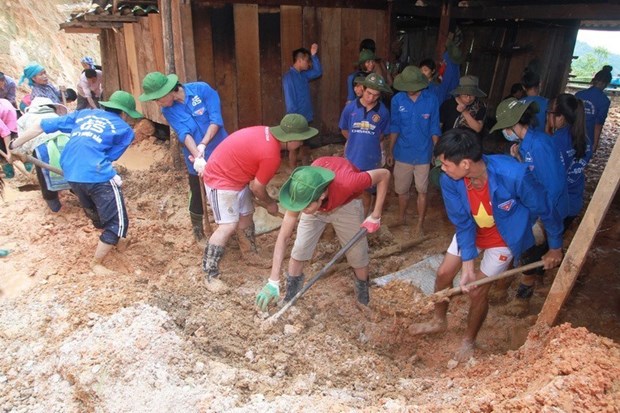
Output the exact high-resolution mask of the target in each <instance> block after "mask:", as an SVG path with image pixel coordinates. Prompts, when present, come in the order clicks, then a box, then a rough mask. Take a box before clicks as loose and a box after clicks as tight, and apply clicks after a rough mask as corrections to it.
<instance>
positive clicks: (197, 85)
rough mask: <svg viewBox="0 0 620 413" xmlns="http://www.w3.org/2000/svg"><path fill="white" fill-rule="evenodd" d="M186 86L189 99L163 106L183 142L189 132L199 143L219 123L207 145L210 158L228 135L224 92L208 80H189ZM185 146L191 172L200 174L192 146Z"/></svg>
mask: <svg viewBox="0 0 620 413" xmlns="http://www.w3.org/2000/svg"><path fill="white" fill-rule="evenodd" d="M183 89H184V90H185V102H183V103H181V102H176V101H175V102H174V103H173V104H172V106H170V107H168V108H162V110H161V113H162V114H163V115H164V117H165V118H166V120H167V121H168V123H169V124H170V126H171V127H172V128H173V129H174V130H175V131H176V133H177V135H178V136H179V142H181V144H183V142H185V139H186V138H187V136H188V135H189V136H191V137H192V139H193V140H194V143H196V145H198V144H199V143H200V141H201V140H202V138H204V136H205V133H207V129H209V126H210V125H212V124H215V125H218V126H219V127H220V129H219V130H218V131H217V133H216V134H215V136H214V137H213V139H211V140H210V141H209V144H208V145H207V147H206V149H205V155H204V156H205V159H209V156H210V155H211V153H212V152H213V150H214V149H215V148H216V147H217V145H219V144H220V142H222V141H223V140H224V139H225V138H226V137H227V136H228V132H226V129H224V120H223V119H222V109H221V106H220V96H219V95H218V93H217V91H216V90H215V89H213V88H212V87H211V86H209V85H208V84H206V83H204V82H194V83H185V84H184V85H183ZM181 148H182V150H183V159H184V160H185V166H186V167H187V170H188V172H189V173H190V174H191V175H196V171H195V170H194V167H193V164H192V162H191V161H190V160H189V155H190V152H189V150H188V149H187V147H186V146H185V145H184V144H183V145H182V146H181Z"/></svg>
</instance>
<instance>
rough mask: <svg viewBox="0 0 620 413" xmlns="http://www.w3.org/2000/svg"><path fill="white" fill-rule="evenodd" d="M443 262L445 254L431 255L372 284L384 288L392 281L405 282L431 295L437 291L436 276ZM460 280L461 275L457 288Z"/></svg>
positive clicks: (456, 279) (457, 279)
mask: <svg viewBox="0 0 620 413" xmlns="http://www.w3.org/2000/svg"><path fill="white" fill-rule="evenodd" d="M442 261H443V254H436V255H431V256H430V257H426V258H424V259H423V260H422V261H420V262H417V263H415V264H413V265H411V266H409V267H407V268H405V269H402V270H400V271H397V272H395V273H392V274H388V275H384V276H383V277H379V278H375V279H374V280H372V282H373V283H374V284H376V285H378V286H379V287H384V286H385V285H387V284H388V283H390V282H391V281H395V280H399V281H404V282H408V283H410V284H413V285H415V286H416V287H418V288H419V289H420V290H422V292H423V293H424V294H426V295H431V294H433V292H434V290H435V274H436V273H437V269H438V268H439V265H440V264H441V262H442ZM460 278H461V277H460V273H459V274H458V275H457V276H456V278H455V279H454V286H455V287H456V286H458V285H459V280H460Z"/></svg>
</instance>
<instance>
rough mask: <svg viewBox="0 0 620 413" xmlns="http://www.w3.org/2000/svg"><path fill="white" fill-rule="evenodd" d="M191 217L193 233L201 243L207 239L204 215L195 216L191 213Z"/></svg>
mask: <svg viewBox="0 0 620 413" xmlns="http://www.w3.org/2000/svg"><path fill="white" fill-rule="evenodd" d="M189 217H190V219H191V221H192V232H193V233H194V239H195V240H196V242H200V241H202V240H203V239H204V237H205V232H204V226H203V223H202V215H200V214H194V213H193V212H191V211H190V213H189Z"/></svg>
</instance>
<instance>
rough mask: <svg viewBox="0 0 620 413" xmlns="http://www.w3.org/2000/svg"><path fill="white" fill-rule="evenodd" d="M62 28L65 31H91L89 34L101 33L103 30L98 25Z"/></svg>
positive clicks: (81, 32)
mask: <svg viewBox="0 0 620 413" xmlns="http://www.w3.org/2000/svg"><path fill="white" fill-rule="evenodd" d="M61 30H64V32H65V33H79V34H83V33H89V34H99V33H101V31H102V30H104V29H101V28H98V27H62V28H61Z"/></svg>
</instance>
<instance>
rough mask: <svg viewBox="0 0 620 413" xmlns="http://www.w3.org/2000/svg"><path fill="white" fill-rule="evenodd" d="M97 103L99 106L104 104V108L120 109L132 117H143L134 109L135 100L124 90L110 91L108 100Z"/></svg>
mask: <svg viewBox="0 0 620 413" xmlns="http://www.w3.org/2000/svg"><path fill="white" fill-rule="evenodd" d="M99 104H100V105H101V106H105V107H106V108H112V109H118V110H122V111H123V112H125V113H126V114H128V115H129V116H131V117H132V118H134V119H139V118H142V117H144V116H142V114H141V113H140V112H138V111H137V110H136V100H135V99H134V98H133V96H131V94H129V93H127V92H125V91H124V90H117V91H116V92H114V93H112V96H110V100H107V101H102V102H99Z"/></svg>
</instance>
